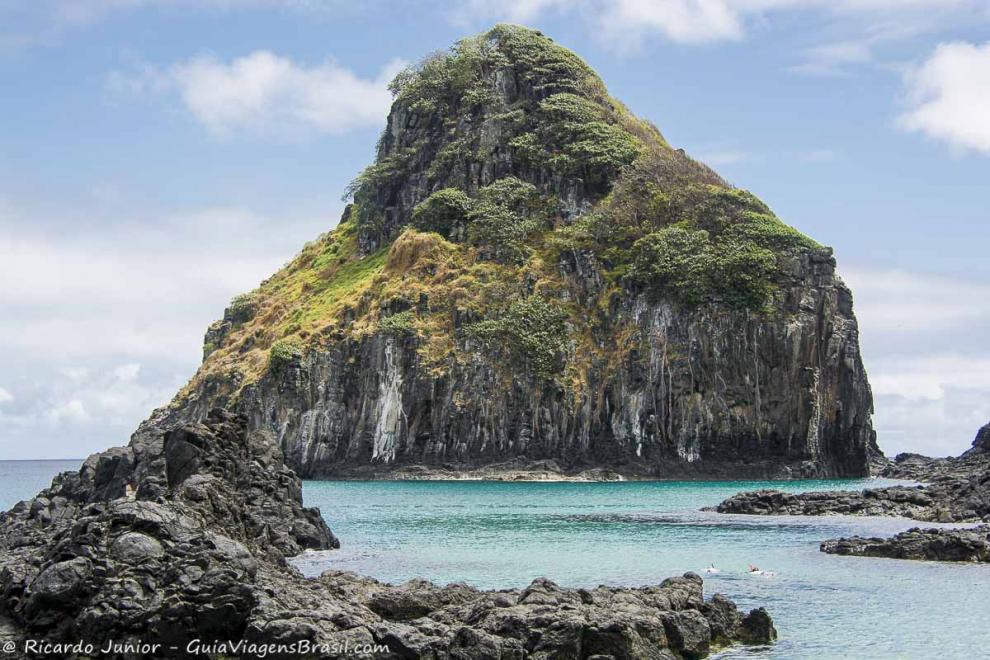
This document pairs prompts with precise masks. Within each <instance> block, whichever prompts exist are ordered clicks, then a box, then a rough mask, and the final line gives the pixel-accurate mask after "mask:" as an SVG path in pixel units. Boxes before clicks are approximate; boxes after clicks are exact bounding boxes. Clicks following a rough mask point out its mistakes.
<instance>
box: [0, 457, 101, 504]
mask: <svg viewBox="0 0 990 660" xmlns="http://www.w3.org/2000/svg"><path fill="white" fill-rule="evenodd" d="M81 465H82V459H81V458H80V459H78V460H65V461H0V511H6V510H7V509H9V508H10V507H12V506H14V505H15V504H17V503H18V502H20V501H21V500H26V499H30V498H32V497H34V496H35V495H37V494H38V491H40V490H42V489H45V488H48V487H49V486H50V485H51V483H52V477H54V476H55V475H56V474H58V473H59V472H65V471H67V470H78V469H79V466H81Z"/></svg>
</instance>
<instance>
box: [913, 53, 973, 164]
mask: <svg viewBox="0 0 990 660" xmlns="http://www.w3.org/2000/svg"><path fill="white" fill-rule="evenodd" d="M905 82H906V85H907V90H908V96H909V100H910V101H909V102H910V105H911V109H910V110H908V111H907V112H905V113H904V114H903V115H901V116H900V118H899V120H898V123H899V124H900V126H901V127H903V128H904V129H906V130H908V131H916V132H920V133H923V134H925V135H927V136H929V137H931V138H933V139H936V140H939V141H942V142H945V143H947V144H949V145H950V146H951V147H953V148H955V149H958V150H960V151H965V150H974V151H980V152H983V153H990V111H988V108H990V42H987V43H985V44H983V45H982V46H980V45H975V44H970V43H965V42H953V43H944V44H940V45H939V46H938V47H937V48H936V49H935V51H934V52H933V53H932V55H931V56H930V57H929V58H928V59H927V60H926V61H925V62H924V63H923V64H922V65H921V66H919V67H917V68H916V69H913V70H912V71H910V72H909V73H908V74H907V76H906V79H905Z"/></svg>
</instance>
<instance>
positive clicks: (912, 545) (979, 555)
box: [821, 525, 990, 562]
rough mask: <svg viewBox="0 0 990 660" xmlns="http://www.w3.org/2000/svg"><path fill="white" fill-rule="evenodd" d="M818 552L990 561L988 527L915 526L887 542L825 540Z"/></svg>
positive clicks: (860, 555)
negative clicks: (930, 527) (927, 527)
mask: <svg viewBox="0 0 990 660" xmlns="http://www.w3.org/2000/svg"><path fill="white" fill-rule="evenodd" d="M821 551H822V552H827V553H829V554H833V555H851V556H856V557H887V558H890V559H921V560H929V561H967V562H987V561H990V527H988V526H986V525H983V526H981V527H973V528H970V529H920V528H918V527H914V528H912V529H909V530H907V531H906V532H901V533H900V534H897V535H895V536H893V537H891V538H889V539H882V538H877V537H871V538H863V537H860V536H853V537H849V538H841V539H833V540H829V541H825V542H823V543H822V545H821Z"/></svg>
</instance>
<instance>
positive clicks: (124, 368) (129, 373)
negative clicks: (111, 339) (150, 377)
mask: <svg viewBox="0 0 990 660" xmlns="http://www.w3.org/2000/svg"><path fill="white" fill-rule="evenodd" d="M139 373H141V365H140V363H138V362H131V363H130V364H122V365H120V366H119V367H117V368H116V369H114V370H113V377H114V379H116V380H118V381H120V382H122V383H132V382H134V381H135V380H137V377H138V374H139Z"/></svg>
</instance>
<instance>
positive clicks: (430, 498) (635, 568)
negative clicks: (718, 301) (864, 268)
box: [296, 480, 990, 658]
mask: <svg viewBox="0 0 990 660" xmlns="http://www.w3.org/2000/svg"><path fill="white" fill-rule="evenodd" d="M886 483H888V482H884V481H881V480H860V481H848V480H847V481H801V482H780V483H774V482H760V483H754V482H717V483H693V482H692V483H680V482H668V483H617V484H575V483H482V482H371V483H368V482H306V483H305V485H304V494H305V499H306V503H307V504H308V505H311V506H319V507H320V509H321V510H322V512H323V515H324V516H325V517H326V518H327V520H328V522H329V523H330V526H331V528H332V529H333V530H334V532H335V533H336V534H337V535H338V536H339V537H340V538H341V542H342V544H343V547H342V548H341V549H340V550H338V551H332V552H326V553H308V554H306V555H304V556H302V557H300V558H298V559H297V560H296V561H297V565H298V566H299V567H300V568H301V569H302V570H303V571H304V572H306V573H307V574H309V575H317V574H319V573H320V572H321V571H323V570H326V569H328V568H335V569H341V570H352V571H356V572H359V573H364V574H367V575H372V576H374V577H377V578H379V579H383V580H386V581H389V582H401V581H404V580H407V579H409V578H413V577H425V578H428V579H431V580H434V581H437V582H441V583H445V582H453V581H464V582H468V583H470V584H473V585H475V586H478V587H485V588H505V587H513V586H522V585H525V584H527V583H528V582H529V581H530V580H532V579H533V578H535V577H538V576H547V577H550V578H551V579H553V580H555V581H557V582H558V583H560V584H562V585H566V586H595V585H598V584H611V585H641V584H656V583H658V582H660V581H661V580H662V579H663V578H665V577H668V576H671V575H678V574H681V573H684V572H685V571H696V572H698V573H702V575H703V577H705V590H706V593H707V594H709V595H710V594H712V593H715V592H721V593H724V594H726V595H728V596H730V597H731V598H733V599H734V600H736V602H737V603H739V604H740V605H741V606H742V607H745V608H750V607H756V606H758V605H763V606H765V607H766V608H767V609H768V610H769V611H770V612H771V614H772V615H773V617H774V620H775V621H776V625H777V628H778V630H779V631H780V641H779V642H778V643H777V644H776V645H774V646H773V647H772V648H770V649H768V650H760V651H756V652H748V653H747V652H745V651H730V652H729V653H725V654H723V655H721V656H720V657H721V658H733V657H766V658H917V657H939V658H972V657H987V656H988V654H990V626H987V625H986V624H985V621H986V615H987V612H990V566H986V565H983V566H978V565H965V564H963V565H960V564H941V563H935V562H907V561H897V560H888V559H865V558H856V557H849V558H846V557H835V556H832V555H826V554H824V553H822V552H819V550H818V544H819V543H820V542H821V541H822V540H823V539H826V538H831V537H834V536H840V535H848V534H871V535H889V534H893V533H895V532H898V531H901V530H903V529H907V528H908V527H911V526H914V525H917V524H918V523H916V522H913V521H908V520H903V519H889V518H869V519H864V518H851V517H850V518H847V517H827V518H812V517H797V516H795V517H782V518H763V517H758V516H726V515H720V514H714V513H704V512H701V511H699V510H698V509H699V508H701V507H702V506H708V505H713V504H716V503H718V502H719V501H721V500H722V499H724V498H725V497H728V496H729V495H732V494H734V493H737V492H739V491H741V490H749V489H753V488H757V487H773V488H780V489H782V490H789V491H802V490H821V489H835V488H863V487H869V486H878V485H885V484H886ZM713 562H714V563H715V565H716V566H717V567H718V568H719V569H720V570H721V572H720V573H719V574H717V575H705V574H704V573H703V571H704V569H705V568H706V567H707V566H709V565H710V564H711V563H713ZM750 562H751V563H754V564H756V565H758V566H760V567H761V568H763V569H765V570H768V571H773V572H774V573H775V574H776V575H775V576H773V577H753V576H750V575H748V574H747V573H746V566H747V564H748V563H750Z"/></svg>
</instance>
